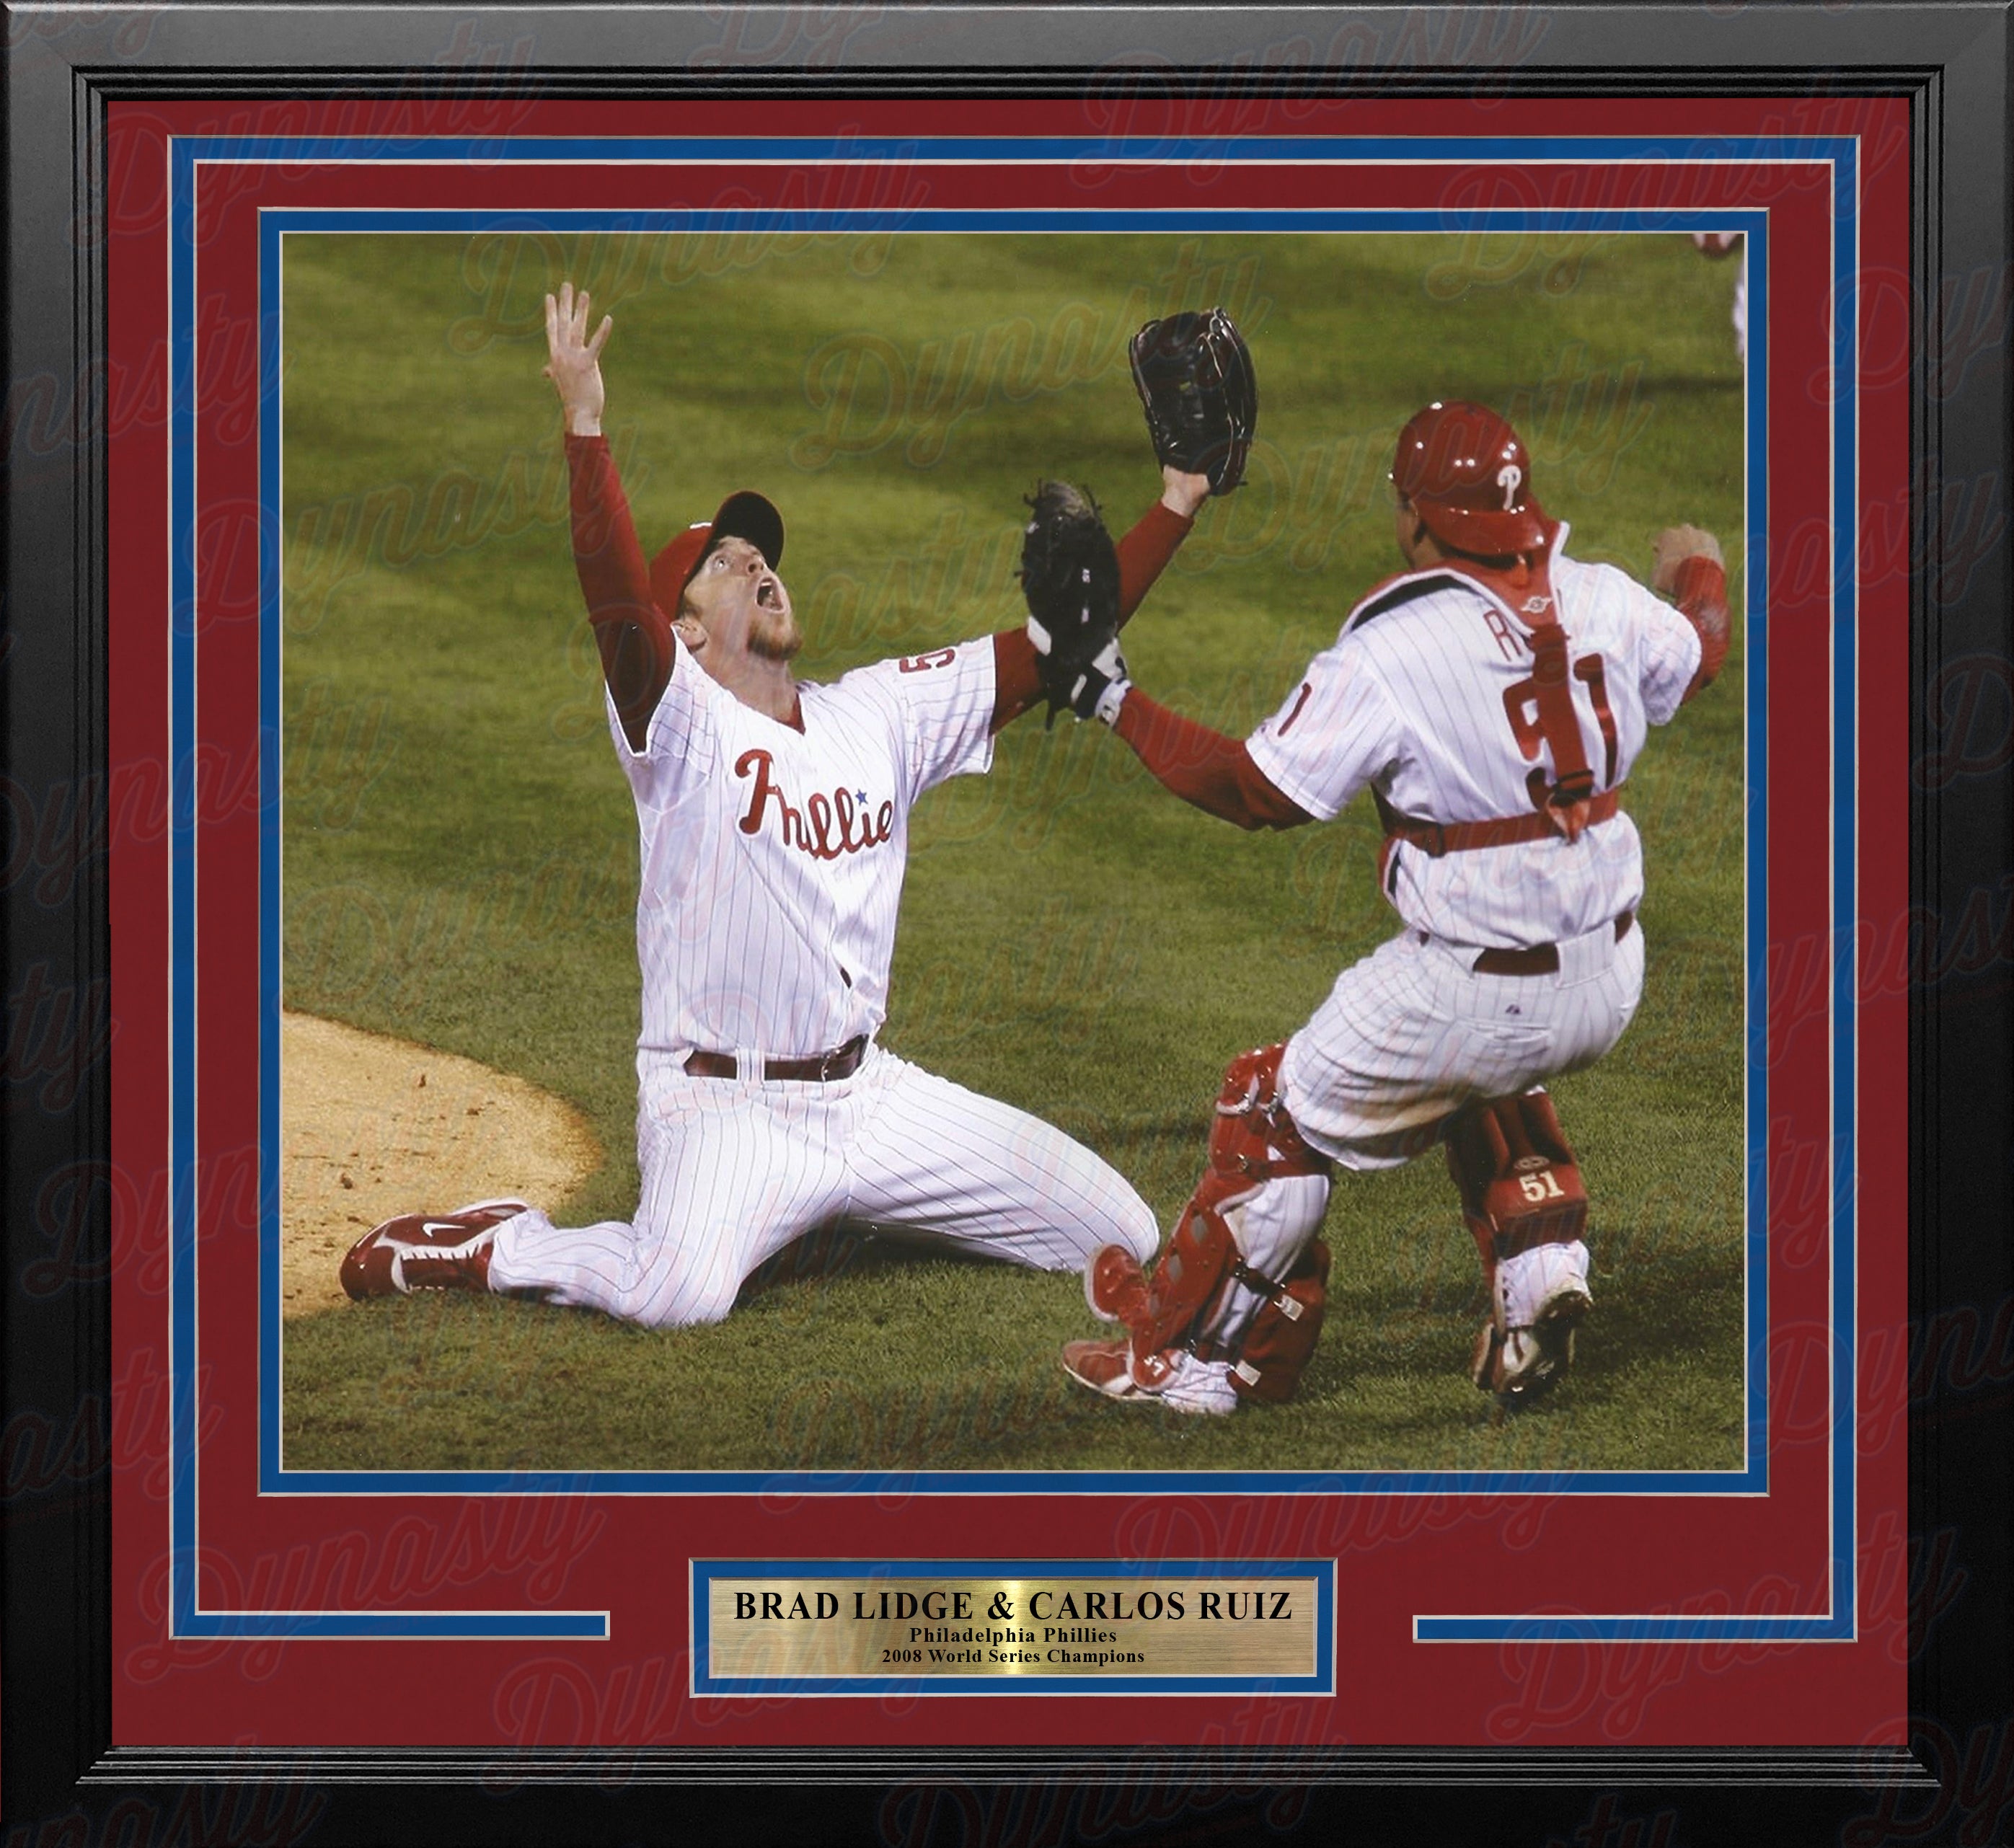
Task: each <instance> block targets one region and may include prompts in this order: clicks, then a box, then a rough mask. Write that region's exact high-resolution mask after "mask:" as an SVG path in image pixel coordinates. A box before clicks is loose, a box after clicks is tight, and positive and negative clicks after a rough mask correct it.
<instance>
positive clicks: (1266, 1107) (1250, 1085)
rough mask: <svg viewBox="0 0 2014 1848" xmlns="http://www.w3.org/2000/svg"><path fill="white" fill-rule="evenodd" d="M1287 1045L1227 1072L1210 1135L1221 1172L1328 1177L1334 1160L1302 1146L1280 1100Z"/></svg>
mask: <svg viewBox="0 0 2014 1848" xmlns="http://www.w3.org/2000/svg"><path fill="white" fill-rule="evenodd" d="M1286 1051H1287V1043H1286V1041H1285V1040H1280V1041H1279V1042H1278V1044H1274V1045H1271V1046H1260V1047H1255V1048H1253V1049H1252V1051H1249V1052H1244V1053H1240V1054H1239V1055H1238V1057H1237V1058H1234V1059H1233V1060H1232V1061H1231V1063H1230V1064H1229V1065H1227V1066H1226V1067H1225V1068H1224V1084H1223V1087H1222V1088H1221V1089H1220V1091H1218V1092H1217V1110H1216V1116H1215V1118H1214V1119H1213V1121H1212V1123H1211V1124H1210V1130H1209V1166H1210V1169H1211V1171H1212V1172H1213V1173H1220V1174H1225V1175H1242V1176H1244V1177H1245V1179H1246V1180H1248V1181H1249V1180H1271V1179H1273V1178H1274V1176H1278V1175H1287V1174H1320V1175H1322V1176H1327V1175H1328V1173H1330V1172H1331V1167H1332V1164H1331V1162H1330V1161H1329V1159H1328V1157H1327V1156H1326V1155H1322V1154H1321V1153H1319V1152H1318V1151H1316V1150H1314V1149H1312V1148H1310V1147H1309V1146H1308V1145H1307V1144H1306V1142H1304V1141H1302V1139H1301V1133H1300V1131H1299V1130H1297V1129H1296V1128H1295V1126H1294V1119H1292V1117H1291V1116H1288V1114H1287V1107H1286V1105H1285V1104H1283V1103H1281V1101H1280V1061H1281V1059H1282V1058H1285V1056H1286Z"/></svg>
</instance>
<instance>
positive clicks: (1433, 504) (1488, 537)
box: [1392, 399, 1552, 558]
mask: <svg viewBox="0 0 2014 1848" xmlns="http://www.w3.org/2000/svg"><path fill="white" fill-rule="evenodd" d="M1392 485H1393V486H1394V487H1395V488H1396V489H1398V490H1399V493H1401V494H1402V495H1403V496H1405V498H1406V499H1407V500H1410V502H1411V503H1413V506H1414V508H1415V509H1416V510H1417V512H1418V514H1419V516H1420V518H1421V520H1422V521H1424V523H1425V525H1426V528H1427V530H1428V532H1430V533H1432V535H1434V537H1435V539H1437V540H1439V542H1440V543H1441V544H1442V545H1443V546H1448V547H1450V548H1451V549H1452V550H1455V551H1457V552H1468V553H1476V554H1478V555H1479V556H1481V557H1485V558H1494V557H1503V556H1506V555H1507V554H1510V553H1518V552H1537V551H1542V550H1544V548H1545V546H1546V542H1547V539H1548V538H1549V536H1550V532H1551V529H1552V522H1551V521H1549V520H1548V519H1547V518H1546V510H1545V509H1544V508H1543V507H1540V506H1539V503H1538V502H1537V500H1535V499H1534V498H1533V496H1532V458H1531V457H1530V455H1529V454H1528V453H1527V452H1526V450H1525V445H1524V442H1523V441H1522V439H1520V437H1519V436H1518V432H1516V431H1515V430H1514V429H1512V428H1511V426H1510V425H1509V424H1507V423H1506V422H1505V421H1503V418H1501V417H1499V416H1498V415H1497V414H1496V412H1495V411H1493V410H1487V409H1485V407H1484V406H1482V405H1480V404H1470V403H1465V402H1463V401H1462V400H1460V399H1457V400H1456V401H1455V402H1453V403H1448V404H1442V403H1432V404H1429V405H1428V406H1427V407H1426V409H1425V410H1422V411H1421V412H1419V413H1417V414H1416V415H1415V416H1414V418H1413V420H1412V421H1411V422H1410V423H1409V424H1407V426H1406V427H1405V428H1404V429H1403V430H1402V431H1400V432H1399V447H1398V449H1397V452H1396V453H1395V454H1394V455H1393V457H1392Z"/></svg>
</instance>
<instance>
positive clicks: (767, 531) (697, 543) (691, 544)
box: [650, 488, 783, 616]
mask: <svg viewBox="0 0 2014 1848" xmlns="http://www.w3.org/2000/svg"><path fill="white" fill-rule="evenodd" d="M722 539H746V540H747V542H748V543H749V544H751V546H754V548H755V550H757V551H758V552H760V553H762V557H763V560H764V562H765V564H768V566H769V568H770V570H772V571H774V570H775V569H776V566H777V564H778V563H779V561H780V560H781V559H782V557H783V515H782V514H779V513H778V512H777V511H776V508H775V507H773V506H772V504H771V503H769V501H768V500H765V499H764V498H763V496H761V495H760V494H757V493H755V492H752V491H751V490H750V489H746V488H744V489H742V490H741V491H740V492H739V493H738V494H730V495H729V496H728V497H727V498H726V500H723V501H722V503H720V510H719V512H718V513H717V514H715V515H714V516H713V518H711V520H702V521H697V522H696V523H695V524H694V525H690V526H688V527H687V528H686V529H685V531H684V532H682V533H680V534H679V536H678V537H677V538H676V539H673V540H672V543H670V544H669V545H668V546H665V549H664V550H663V551H661V552H660V553H658V555H657V557H654V559H652V560H650V595H651V596H652V597H653V599H654V600H655V601H656V603H657V606H658V608H659V609H661V610H662V611H664V612H665V614H666V615H667V616H676V614H678V613H679V600H680V599H681V598H682V597H683V596H684V595H685V589H686V586H687V585H688V584H690V582H692V581H693V575H694V574H695V573H696V572H697V571H698V570H699V568H700V566H701V563H702V562H703V561H704V559H705V557H706V555H707V553H709V552H711V550H713V548H714V546H715V545H716V544H717V543H719V541H720V540H722Z"/></svg>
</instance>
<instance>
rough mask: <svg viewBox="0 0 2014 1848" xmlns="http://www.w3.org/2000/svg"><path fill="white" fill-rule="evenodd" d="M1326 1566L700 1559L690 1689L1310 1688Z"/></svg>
mask: <svg viewBox="0 0 2014 1848" xmlns="http://www.w3.org/2000/svg"><path fill="white" fill-rule="evenodd" d="M1332 1570H1333V1568H1332V1567H1331V1566H1330V1565H1329V1563H1328V1562H1321V1563H1317V1564H1314V1565H1311V1566H1310V1567H1306V1568H1300V1569H1296V1568H1293V1567H1274V1568H1272V1569H1271V1570H1269V1571H1268V1572H1267V1573H1265V1574H1252V1575H1250V1576H1241V1575H1240V1574H1238V1570H1237V1569H1236V1567H1230V1568H1228V1569H1225V1570H1217V1569H1210V1570H1203V1571H1199V1572H1197V1573H1195V1574H1187V1573H1174V1572H1166V1573H1162V1572H1155V1573H1149V1572H1143V1571H1141V1570H1137V1569H1131V1570H1128V1569H1120V1568H1114V1569H1113V1570H1112V1571H1111V1572H1109V1573H1106V1572H1103V1571H1101V1570H1097V1569H1095V1568H1089V1569H1079V1570H1074V1571H1071V1572H1069V1573H1067V1574H1058V1575H1055V1576H1034V1575H1030V1576H1025V1577H1022V1576H1009V1575H1002V1576H999V1577H992V1576H987V1577H951V1576H930V1577H921V1576H919V1577H916V1578H897V1577H894V1576H892V1575H891V1573H890V1572H889V1570H888V1569H887V1567H881V1568H880V1569H879V1570H873V1571H872V1572H865V1571H863V1572H858V1573H854V1574H845V1575H838V1574H834V1575H832V1576H811V1575H807V1576H805V1577H801V1578H797V1577H792V1578H779V1577H772V1576H763V1577H754V1576H740V1575H737V1574H736V1570H735V1567H734V1566H733V1563H732V1562H729V1561H719V1562H709V1563H707V1564H705V1565H703V1566H699V1567H697V1569H696V1571H695V1575H694V1584H693V1591H694V1594H695V1599H696V1601H701V1600H703V1605H702V1608H703V1610H704V1623H703V1639H702V1642H703V1648H702V1655H703V1659H702V1660H699V1661H697V1662H696V1663H695V1671H696V1678H695V1685H696V1689H698V1690H700V1691H704V1690H705V1689H708V1688H713V1689H719V1691H720V1692H730V1691H747V1692H754V1691H756V1689H758V1688H761V1687H768V1686H773V1685H775V1684H776V1683H778V1682H789V1683H802V1682H804V1681H808V1680H821V1681H835V1680H836V1681H844V1682H848V1683H859V1682H863V1681H871V1682H883V1681H891V1680H894V1681H912V1680H919V1679H935V1678H947V1679H954V1680H955V1679H967V1680H969V1679H975V1678H976V1679H981V1680H988V1681H1001V1680H1013V1679H1017V1678H1027V1677H1054V1678H1057V1679H1059V1680H1075V1681H1084V1680H1087V1679H1089V1680H1105V1681H1124V1682H1127V1683H1128V1684H1132V1683H1136V1682H1143V1681H1145V1682H1160V1681H1166V1680H1169V1679H1173V1680H1177V1681H1181V1680H1194V1681H1197V1682H1198V1683H1199V1684H1209V1685H1217V1686H1221V1685H1224V1683H1225V1682H1226V1681H1231V1682H1235V1683H1243V1682H1247V1681H1263V1682H1265V1683H1267V1684H1268V1685H1277V1684H1278V1683H1280V1682H1282V1681H1286V1682H1292V1683H1295V1684H1299V1685H1300V1686H1302V1687H1304V1688H1306V1689H1307V1691H1309V1692H1316V1691H1317V1688H1316V1685H1315V1684H1316V1682H1317V1681H1321V1683H1323V1684H1324V1685H1327V1684H1328V1683H1329V1682H1331V1681H1332V1679H1333V1676H1332V1673H1331V1671H1330V1664H1331V1659H1332V1650H1331V1649H1330V1648H1329V1647H1328V1642H1329V1640H1330V1639H1331V1638H1332V1635H1333V1625H1334V1614H1333V1596H1332V1582H1333V1581H1332V1578H1331V1574H1332Z"/></svg>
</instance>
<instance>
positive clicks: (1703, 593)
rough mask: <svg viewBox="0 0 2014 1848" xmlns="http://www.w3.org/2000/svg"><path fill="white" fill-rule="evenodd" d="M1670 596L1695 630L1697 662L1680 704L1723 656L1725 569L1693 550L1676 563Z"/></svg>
mask: <svg viewBox="0 0 2014 1848" xmlns="http://www.w3.org/2000/svg"><path fill="white" fill-rule="evenodd" d="M1673 589H1674V592H1675V596H1674V599H1673V600H1674V601H1675V603H1677V604H1678V607H1679V614H1682V615H1683V617H1684V618H1685V619H1686V621H1688V622H1690V624H1691V625H1693V628H1694V629H1697V630H1698V631H1699V639H1700V664H1699V668H1698V670H1697V672H1695V673H1694V674H1693V677H1692V680H1691V682H1690V685H1688V686H1687V687H1686V690H1685V692H1684V693H1683V695H1681V696H1680V699H1679V704H1681V705H1683V704H1684V703H1685V701H1686V700H1690V698H1691V697H1693V694H1694V693H1697V692H1698V691H1699V690H1700V688H1701V687H1703V686H1711V685H1712V684H1713V677H1714V675H1716V674H1718V672H1720V669H1721V664H1722V662H1724V661H1726V659H1727V634H1728V620H1727V572H1726V568H1724V567H1723V566H1722V565H1720V564H1716V563H1715V561H1714V560H1712V559H1711V558H1709V557H1707V556H1706V555H1705V554H1704V553H1694V554H1693V556H1692V557H1690V558H1688V559H1687V560H1686V561H1685V563H1684V564H1681V565H1680V566H1679V574H1678V580H1677V582H1676V583H1675V585H1674V586H1673Z"/></svg>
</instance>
